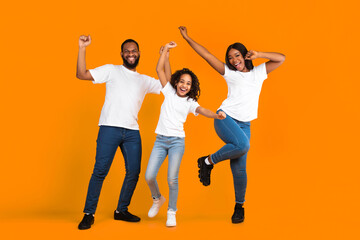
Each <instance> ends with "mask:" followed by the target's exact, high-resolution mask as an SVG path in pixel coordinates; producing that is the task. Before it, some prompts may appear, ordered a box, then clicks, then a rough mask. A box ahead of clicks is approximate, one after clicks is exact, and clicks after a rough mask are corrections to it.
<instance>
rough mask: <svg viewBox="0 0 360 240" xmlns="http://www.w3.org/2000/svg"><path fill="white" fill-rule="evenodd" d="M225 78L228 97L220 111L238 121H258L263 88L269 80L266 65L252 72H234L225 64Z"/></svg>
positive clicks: (257, 67)
mask: <svg viewBox="0 0 360 240" xmlns="http://www.w3.org/2000/svg"><path fill="white" fill-rule="evenodd" d="M223 77H224V78H225V81H226V83H227V85H228V95H227V98H226V99H225V100H224V101H223V102H222V104H221V106H220V108H219V109H222V110H224V112H225V113H226V114H228V115H229V116H230V117H232V118H235V119H236V120H238V121H242V122H248V121H251V120H254V119H256V118H257V112H258V105H259V96H260V91H261V87H262V84H263V82H264V80H265V79H266V78H267V73H266V65H265V63H263V64H260V65H259V66H256V67H254V68H253V69H252V70H250V72H240V71H233V70H231V69H229V68H228V66H226V64H225V74H224V76H223Z"/></svg>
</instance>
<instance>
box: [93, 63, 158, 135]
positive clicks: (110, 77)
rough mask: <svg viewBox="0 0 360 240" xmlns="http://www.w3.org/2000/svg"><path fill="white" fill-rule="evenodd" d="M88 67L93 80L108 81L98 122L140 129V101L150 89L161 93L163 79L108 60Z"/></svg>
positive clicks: (151, 91)
mask: <svg viewBox="0 0 360 240" xmlns="http://www.w3.org/2000/svg"><path fill="white" fill-rule="evenodd" d="M89 71H90V74H91V76H92V77H93V78H94V81H93V83H104V82H105V83H106V95H105V102H104V106H103V108H102V110H101V115H100V120H99V126H101V125H106V126H114V127H123V128H127V129H133V130H139V125H138V123H137V119H138V113H139V110H140V108H141V104H142V102H143V100H144V98H145V95H146V94H147V93H156V94H160V90H161V83H160V81H159V80H156V79H155V78H152V77H149V76H146V75H143V74H139V73H138V72H134V71H131V70H129V69H127V68H126V67H124V66H123V65H112V64H106V65H103V66H101V67H98V68H95V69H91V70H89Z"/></svg>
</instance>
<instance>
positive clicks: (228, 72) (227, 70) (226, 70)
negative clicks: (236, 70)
mask: <svg viewBox="0 0 360 240" xmlns="http://www.w3.org/2000/svg"><path fill="white" fill-rule="evenodd" d="M224 67H225V73H224V75H223V77H228V76H229V74H230V71H231V70H230V68H229V67H228V66H227V65H226V64H224Z"/></svg>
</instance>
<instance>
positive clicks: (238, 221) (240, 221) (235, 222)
mask: <svg viewBox="0 0 360 240" xmlns="http://www.w3.org/2000/svg"><path fill="white" fill-rule="evenodd" d="M231 222H232V223H234V224H237V223H242V222H244V219H242V220H236V221H234V220H231Z"/></svg>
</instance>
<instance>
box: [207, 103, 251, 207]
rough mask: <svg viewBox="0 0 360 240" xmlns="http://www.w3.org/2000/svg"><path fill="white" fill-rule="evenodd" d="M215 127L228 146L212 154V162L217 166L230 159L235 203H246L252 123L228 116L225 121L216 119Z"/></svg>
mask: <svg viewBox="0 0 360 240" xmlns="http://www.w3.org/2000/svg"><path fill="white" fill-rule="evenodd" d="M219 111H220V109H219ZM214 127H215V131H216V133H217V135H218V136H219V137H220V138H221V140H223V141H224V142H225V143H226V145H225V146H223V147H222V148H221V149H220V150H219V151H217V152H216V153H214V154H212V155H211V160H212V162H213V163H214V164H216V163H219V162H221V161H224V160H226V159H230V167H231V171H232V174H233V178H234V188H235V201H236V202H237V203H244V202H245V192H246V185H247V175H246V157H247V152H248V151H249V148H250V122H241V121H238V120H236V119H233V118H231V117H230V116H228V115H226V118H225V119H224V120H218V119H215V121H214Z"/></svg>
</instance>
